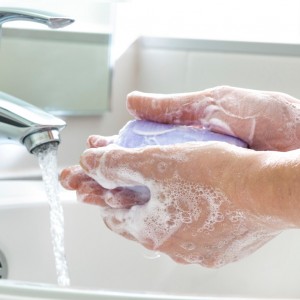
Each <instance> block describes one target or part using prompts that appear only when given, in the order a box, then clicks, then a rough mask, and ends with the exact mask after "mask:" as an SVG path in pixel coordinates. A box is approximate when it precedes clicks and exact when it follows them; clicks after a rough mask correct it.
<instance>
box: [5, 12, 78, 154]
mask: <svg viewBox="0 0 300 300" xmlns="http://www.w3.org/2000/svg"><path fill="white" fill-rule="evenodd" d="M16 20H26V21H31V22H38V23H42V24H45V25H47V26H48V27H50V28H61V27H64V26H67V25H69V24H71V23H73V22H74V20H73V19H70V18H66V17H63V16H59V15H57V14H52V13H49V12H44V11H37V10H32V9H23V8H0V29H1V25H2V24H3V23H5V22H10V21H16ZM0 55H1V52H0ZM65 126H66V123H65V122H64V121H63V120H61V119H59V118H56V117H54V116H53V115H51V114H49V113H46V112H45V111H43V110H41V109H40V108H38V107H36V106H33V105H31V104H29V103H27V102H25V101H23V100H20V99H17V98H16V97H13V96H11V95H8V94H6V93H3V92H0V143H21V144H22V145H24V146H25V147H26V148H27V150H28V151H29V152H30V153H32V152H33V150H34V149H35V148H36V147H38V146H40V145H43V144H46V143H50V142H55V143H59V142H60V135H59V131H60V130H62V129H63V128H64V127H65Z"/></svg>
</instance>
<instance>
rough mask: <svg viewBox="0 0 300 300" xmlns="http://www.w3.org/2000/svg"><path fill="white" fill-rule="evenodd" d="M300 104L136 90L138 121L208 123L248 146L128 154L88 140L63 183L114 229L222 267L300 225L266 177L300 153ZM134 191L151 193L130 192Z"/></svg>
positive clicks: (185, 259) (107, 142)
mask: <svg viewBox="0 0 300 300" xmlns="http://www.w3.org/2000/svg"><path fill="white" fill-rule="evenodd" d="M299 105H300V101H299V100H297V99H295V98H293V97H291V96H288V95H286V94H282V93H276V92H261V91H254V90H246V89H241V88H233V87H216V88H212V89H208V90H204V91H201V92H195V93H185V94H173V95H157V94H143V93H138V92H134V93H131V94H129V96H128V99H127V107H128V110H129V111H130V112H131V114H132V115H133V116H134V117H135V118H139V119H146V120H150V121H156V122H160V123H172V124H185V125H197V126H198V125H200V126H205V127H206V128H208V129H210V130H212V131H215V132H218V133H223V134H229V135H232V136H235V137H238V138H240V139H242V140H244V141H245V142H247V143H248V145H249V148H251V149H242V148H238V147H235V146H232V145H229V144H226V143H219V142H206V143H185V144H178V145H170V146H151V147H146V148H143V149H125V148H121V147H117V146H114V145H113V140H114V137H102V136H90V137H89V138H88V142H87V144H88V148H89V149H87V150H86V151H85V152H84V153H83V154H82V156H81V160H80V164H81V166H72V167H70V168H67V169H65V170H63V172H62V174H61V183H62V185H63V186H64V187H65V188H67V189H72V190H76V192H77V197H78V199H79V200H81V201H83V202H86V203H91V204H96V205H99V206H101V207H102V215H103V219H104V222H105V223H106V225H107V226H108V227H109V228H110V229H111V230H112V231H114V232H116V233H118V234H120V235H122V236H124V237H126V238H128V239H131V240H134V241H137V242H139V243H141V244H142V245H144V246H145V247H146V248H148V249H155V250H157V251H160V252H164V253H166V254H167V255H169V256H170V257H171V258H172V259H174V260H175V261H177V262H180V263H197V264H201V265H203V266H207V267H219V266H222V265H224V264H227V263H230V262H233V261H236V260H239V259H241V258H242V257H244V256H246V255H249V254H250V253H252V252H254V251H255V250H256V249H258V248H259V247H261V246H262V245H263V244H265V243H266V242H267V241H269V240H270V239H272V238H273V237H274V236H276V235H277V234H278V233H280V232H281V231H282V230H284V229H287V228H291V227H297V226H298V224H296V223H295V222H294V220H293V218H292V217H291V216H290V214H289V209H290V207H289V203H288V200H287V203H286V204H284V205H283V203H282V202H281V198H280V197H278V195H276V193H275V192H274V191H275V189H274V188H273V186H272V185H273V184H276V183H277V179H276V177H275V178H274V176H273V173H272V171H270V170H273V169H276V165H277V163H276V161H277V158H278V155H280V154H281V153H283V152H284V151H290V150H293V149H297V148H299V146H300V132H299V128H298V127H299V126H298V123H299V120H300V113H299V112H300V110H299ZM254 150H273V151H267V152H266V151H254ZM275 151H279V152H280V153H279V152H275ZM281 159H282V158H281V156H280V157H279V160H281ZM283 159H284V158H283ZM266 162H267V163H266ZM136 185H137V186H140V185H144V186H146V187H147V188H148V192H146V191H145V190H141V191H139V190H134V189H131V188H130V186H136Z"/></svg>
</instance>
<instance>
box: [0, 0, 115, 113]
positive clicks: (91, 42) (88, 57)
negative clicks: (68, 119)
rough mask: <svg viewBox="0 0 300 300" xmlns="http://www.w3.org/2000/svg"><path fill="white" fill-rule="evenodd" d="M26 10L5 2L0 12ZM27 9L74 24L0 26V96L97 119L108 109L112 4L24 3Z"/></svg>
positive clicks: (10, 24)
mask: <svg viewBox="0 0 300 300" xmlns="http://www.w3.org/2000/svg"><path fill="white" fill-rule="evenodd" d="M7 6H9V7H24V3H20V1H16V0H15V1H12V0H10V1H6V2H5V1H3V3H1V5H0V8H1V7H7ZM26 8H33V9H41V10H44V11H45V10H48V11H54V12H57V13H60V14H63V15H65V16H70V17H72V18H74V19H75V23H74V24H72V25H70V26H69V27H66V28H64V29H59V30H49V29H48V28H46V27H45V26H43V25H41V24H36V23H32V22H24V21H23V22H20V21H16V22H10V23H7V24H4V25H3V29H2V36H1V48H0V91H3V92H5V93H9V94H12V95H14V96H16V97H18V98H21V99H24V100H25V101H28V102H29V103H31V104H33V105H36V106H38V107H41V108H43V109H45V110H47V111H50V112H52V113H55V114H64V115H96V114H100V113H103V112H105V111H107V110H108V109H109V96H110V79H111V72H110V70H111V62H110V48H111V43H110V42H111V36H112V32H113V30H112V28H113V11H114V3H113V2H110V1H99V0H98V1H92V0H89V1H85V2H84V3H79V4H76V3H75V2H72V3H71V2H70V1H66V0H65V1H59V3H58V1H43V3H42V4H41V3H40V1H36V0H34V1H28V2H26Z"/></svg>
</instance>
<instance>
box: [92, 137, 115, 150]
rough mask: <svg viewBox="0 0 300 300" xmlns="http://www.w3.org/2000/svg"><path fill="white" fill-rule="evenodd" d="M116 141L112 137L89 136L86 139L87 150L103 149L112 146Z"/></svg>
mask: <svg viewBox="0 0 300 300" xmlns="http://www.w3.org/2000/svg"><path fill="white" fill-rule="evenodd" d="M115 139H116V135H114V136H101V135H90V136H89V137H88V139H87V147H88V148H98V147H105V146H107V145H109V144H112V143H113V142H114V141H115Z"/></svg>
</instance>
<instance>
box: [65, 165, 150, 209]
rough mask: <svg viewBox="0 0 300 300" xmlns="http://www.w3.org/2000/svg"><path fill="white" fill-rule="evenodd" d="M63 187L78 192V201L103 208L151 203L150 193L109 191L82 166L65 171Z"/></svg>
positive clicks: (120, 190)
mask: <svg viewBox="0 0 300 300" xmlns="http://www.w3.org/2000/svg"><path fill="white" fill-rule="evenodd" d="M60 181H61V184H62V186H63V187H65V188H66V189H69V190H76V193H77V199H78V201H81V202H84V203H88V204H94V205H98V206H101V207H106V206H109V207H113V208H128V207H131V206H133V205H141V204H144V203H146V202H147V201H149V199H150V191H145V190H143V191H142V190H132V189H128V188H116V189H113V190H107V189H105V188H103V187H102V186H101V185H99V184H98V183H97V182H96V181H95V180H94V179H92V178H91V177H89V176H88V175H86V174H85V173H84V171H83V170H82V168H81V167H80V166H72V167H69V168H66V169H64V170H63V171H62V172H61V175H60Z"/></svg>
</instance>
